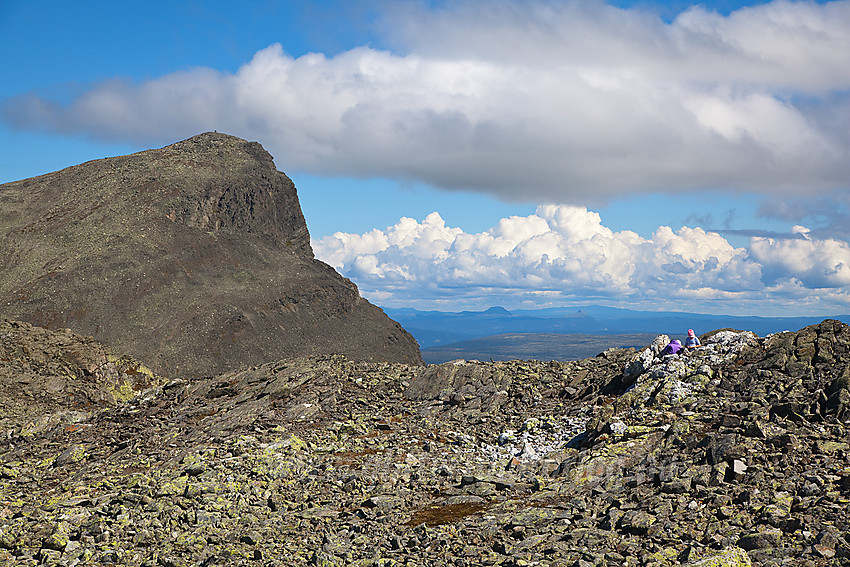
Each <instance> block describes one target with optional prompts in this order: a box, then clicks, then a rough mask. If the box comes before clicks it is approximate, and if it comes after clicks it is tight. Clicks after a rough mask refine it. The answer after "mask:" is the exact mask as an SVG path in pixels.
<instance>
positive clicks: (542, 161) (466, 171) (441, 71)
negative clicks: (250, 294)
mask: <svg viewBox="0 0 850 567" xmlns="http://www.w3.org/2000/svg"><path fill="white" fill-rule="evenodd" d="M393 6H394V8H392V9H390V11H389V12H388V13H387V14H386V16H385V25H384V28H383V29H384V30H385V33H386V41H387V44H389V45H392V46H394V49H393V50H392V51H389V50H376V49H372V48H369V47H356V48H353V49H350V50H348V51H345V52H342V53H340V54H338V55H336V56H334V57H326V56H324V55H322V54H317V53H312V54H307V55H304V56H301V57H298V58H294V57H292V56H290V55H288V54H287V53H286V52H285V49H284V47H282V46H281V45H279V44H275V45H271V46H269V47H268V48H266V49H263V50H261V51H259V52H258V53H256V55H255V56H254V57H253V59H252V60H251V61H249V62H246V63H245V64H244V65H243V66H242V67H241V68H240V69H239V70H238V71H237V72H236V73H227V72H220V71H217V70H214V69H193V70H182V71H179V72H175V73H173V74H169V75H165V76H162V77H158V78H155V79H152V80H148V81H144V82H141V83H138V84H136V83H130V82H126V81H122V80H112V81H108V82H105V83H102V84H98V85H94V86H93V87H92V88H91V89H90V90H89V91H87V92H85V93H83V94H82V95H80V96H79V97H77V98H76V99H74V100H71V101H70V102H69V103H67V104H61V103H58V102H56V101H51V100H47V99H44V98H40V97H38V96H35V95H32V94H21V95H19V96H17V97H13V98H11V99H7V100H5V101H3V102H2V107H0V111H2V116H3V119H4V120H5V121H6V122H7V123H8V124H10V125H12V126H14V127H17V128H21V129H44V130H49V131H58V132H62V133H67V134H74V135H76V134H85V135H89V136H93V137H97V138H101V139H108V140H112V141H133V142H137V143H144V144H149V143H158V142H162V143H168V142H171V141H174V140H177V139H180V138H184V137H188V136H190V135H193V134H195V133H198V132H200V131H204V130H213V129H217V130H219V131H225V132H229V133H232V134H236V135H239V136H242V137H246V138H249V139H253V140H259V141H261V142H262V143H263V144H264V145H265V146H266V147H267V149H269V151H270V152H271V153H272V154H273V155H274V156H275V157H276V159H277V163H278V165H279V167H281V168H282V169H284V170H289V171H297V172H305V173H312V174H320V175H342V176H362V177H373V176H374V177H382V178H396V179H407V180H414V181H421V182H424V183H427V184H430V185H433V186H436V187H442V188H447V189H473V190H478V191H485V192H490V193H492V194H494V195H497V196H500V197H502V198H507V199H524V200H527V201H536V202H560V203H590V202H594V200H599V199H604V198H606V197H611V196H616V195H623V194H628V193H634V192H641V191H653V192H655V191H659V190H660V191H665V190H666V191H673V190H682V189H689V188H731V189H742V190H755V191H764V192H766V193H770V194H781V193H785V194H791V193H794V192H812V191H826V190H831V189H841V188H846V187H847V179H848V178H850V131H848V129H847V127H846V125H847V124H849V123H850V103H848V97H847V92H848V89H850V66H848V65H847V61H848V57H850V1H848V0H840V1H836V2H829V3H826V4H815V3H810V2H789V1H785V0H775V1H774V2H771V3H768V4H763V5H758V6H753V7H748V8H743V9H740V10H738V11H735V12H733V13H731V14H730V15H728V16H723V15H719V14H717V13H713V12H709V11H706V10H704V9H702V8H699V7H695V8H692V9H690V10H688V11H686V12H684V13H682V14H681V15H679V17H677V18H676V19H675V20H674V21H672V22H670V23H665V22H664V21H662V20H661V19H660V18H658V17H656V16H653V15H652V14H650V13H648V12H644V11H640V10H624V9H619V8H615V7H612V6H608V5H606V4H604V3H602V2H598V1H591V2H585V1H578V0H575V1H571V0H564V1H562V2H550V1H543V0H539V1H529V2H520V1H518V0H486V1H485V0H467V1H463V2H457V3H447V4H446V5H445V6H443V7H440V8H428V7H426V6H425V4H421V3H403V4H393ZM526 229H527V230H531V229H530V228H526ZM506 230H508V228H506ZM609 238H610V236H609ZM553 261H554V260H553ZM565 261H566V260H565Z"/></svg>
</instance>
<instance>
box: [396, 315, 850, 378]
mask: <svg viewBox="0 0 850 567" xmlns="http://www.w3.org/2000/svg"><path fill="white" fill-rule="evenodd" d="M384 311H385V312H386V313H387V315H389V316H390V318H392V319H393V320H395V321H398V322H399V323H400V324H401V325H402V326H403V327H404V328H405V329H406V330H407V331H408V332H410V333H411V334H412V335H413V336H414V337H415V338H416V340H417V341H418V342H419V346H420V348H421V351H422V358H423V360H424V361H425V362H426V363H428V364H439V363H441V362H447V361H449V360H455V359H467V360H484V361H486V360H490V359H492V360H515V359H519V360H561V361H564V360H578V359H581V358H586V357H590V356H595V355H596V354H598V353H600V352H602V351H604V350H605V349H607V348H614V347H619V348H628V347H641V346H643V345H646V344H648V343H650V342H651V341H652V339H653V338H654V337H656V336H657V335H659V334H661V333H664V334H667V335H670V336H671V337H672V338H676V337H678V338H680V339H681V338H684V336H685V334H686V333H687V330H688V329H694V330H695V331H696V333H697V335H699V334H701V333H704V332H707V331H710V330H713V329H723V328H732V329H739V330H745V331H752V332H754V333H756V334H758V335H761V336H765V335H769V334H771V333H778V332H780V331H787V330H794V329H799V328H801V327H805V326H807V325H812V324H815V323H818V322H820V321H821V320H822V319H823V318H824V317H752V316H731V315H706V314H704V313H686V312H676V311H673V312H655V311H633V310H630V309H617V308H613V307H600V306H586V307H581V308H567V307H563V308H550V309H518V310H513V311H509V310H507V309H504V308H502V307H491V308H490V309H487V310H486V311H460V312H444V311H419V310H416V309H409V308H405V309H392V308H385V309H384ZM830 318H832V319H836V320H839V321H843V322H845V323H847V322H850V315H830Z"/></svg>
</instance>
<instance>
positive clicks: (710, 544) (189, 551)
mask: <svg viewBox="0 0 850 567" xmlns="http://www.w3.org/2000/svg"><path fill="white" fill-rule="evenodd" d="M717 336H719V338H718V339H717V340H714V341H711V342H710V340H711V339H712V337H709V338H708V340H706V341H704V342H706V345H705V346H704V347H702V348H700V349H696V350H695V351H692V352H688V353H686V354H683V355H681V356H677V357H671V358H664V359H662V358H658V357H653V358H651V359H650V358H649V357H647V358H646V366H645V367H644V368H643V370H642V371H641V373H640V374H639V375H638V376H637V377H636V379H635V381H634V383H632V384H625V383H624V382H623V380H622V377H623V370H624V369H625V368H626V367H627V366H628V365H629V363H630V361H631V360H632V359H633V357H634V356H635V353H634V352H633V351H632V352H629V351H618V350H615V351H606V352H605V353H603V354H602V355H600V356H597V357H594V358H590V359H585V360H581V361H574V362H563V363H561V362H546V363H543V362H536V361H506V362H492V363H480V362H462V363H457V364H446V365H438V366H433V367H427V368H423V367H420V366H407V365H402V364H375V363H362V362H352V361H350V360H347V359H346V358H344V357H341V356H327V357H316V358H300V359H285V360H280V361H277V362H274V363H269V364H266V365H262V366H257V367H252V368H249V369H245V370H242V371H236V372H228V373H225V374H220V375H218V376H214V377H209V378H203V379H194V380H188V379H187V380H179V381H168V382H164V383H159V384H157V385H156V386H154V387H152V388H148V389H145V390H142V391H140V392H138V394H137V395H135V397H133V398H131V399H129V400H127V401H125V402H117V403H115V404H114V405H112V404H110V405H105V406H103V407H102V408H100V409H96V410H89V411H85V412H82V411H80V412H79V413H76V414H73V413H70V412H71V411H72V410H69V409H67V408H65V409H63V407H62V406H49V407H45V408H43V411H45V412H48V413H47V414H46V416H47V417H44V415H43V414H38V412H36V414H29V416H28V419H29V421H30V422H31V423H38V424H39V425H38V426H29V427H25V426H23V425H21V424H20V423H18V422H15V421H14V420H12V418H11V417H10V418H7V419H8V420H9V421H7V422H5V423H6V424H11V427H9V428H8V430H7V433H6V434H5V435H0V458H1V459H0V494H2V495H3V500H2V502H0V563H2V564H4V565H15V566H18V565H20V566H23V565H37V564H57V565H69V566H70V565H115V564H122V565H137V566H141V565H145V566H151V567H154V566H162V565H185V566H187V567H189V566H199V565H213V564H232V565H248V564H257V565H287V566H289V565H295V566H298V565H302V566H307V565H393V564H400V565H414V566H415V565H423V566H424V565H451V564H454V565H478V564H483V565H523V564H525V565H540V566H545V567H554V566H560V565H593V566H602V565H635V566H644V565H646V566H649V565H654V566H659V567H662V566H663V567H666V566H673V565H692V566H701V567H707V566H718V567H720V566H732V565H751V564H756V565H762V564H763V565H790V566H801V567H802V566H807V567H808V566H810V565H816V566H819V565H830V564H833V565H841V564H844V563H846V562H847V561H848V560H850V541H848V539H847V537H846V534H847V533H850V520H848V516H847V513H846V509H847V505H848V503H850V473H848V471H847V466H848V465H847V454H848V451H850V449H848V447H850V444H848V442H847V439H848V434H850V430H848V424H847V423H846V422H845V421H843V420H842V418H841V417H840V415H841V414H840V413H838V412H836V411H834V410H833V409H831V408H832V406H831V405H830V403H829V400H830V399H831V396H833V395H835V394H836V392H838V393H839V395H840V392H845V391H847V389H846V388H844V386H843V385H842V384H843V382H842V380H844V377H845V375H846V373H847V368H848V363H850V360H849V359H848V356H850V351H848V347H850V340H848V339H850V333H848V332H847V330H846V328H845V327H844V326H841V325H837V324H835V323H834V322H829V321H826V322H824V323H822V324H820V325H815V326H812V327H809V328H806V329H802V330H800V331H799V332H797V333H783V334H777V335H773V336H771V337H765V338H763V339H762V338H753V337H752V336H750V335H749V334H746V333H743V334H742V333H738V332H724V333H723V334H721V333H717V334H715V335H713V337H717ZM806 345H811V346H812V349H813V350H812V352H811V357H806V356H802V357H800V356H798V354H799V353H804V352H807V350H806V349H808V348H809V347H808V346H806ZM827 345H828V346H827ZM801 348H802V350H800V349H801ZM647 351H649V352H651V351H650V350H649V349H645V350H644V351H641V352H647ZM822 352H827V353H830V355H831V356H832V361H831V362H825V361H824V360H826V358H825V357H824V356H821V357H820V358H818V354H819V353H822ZM781 355H785V356H786V357H787V359H783V356H781ZM16 356H23V355H22V354H18V355H15V356H13V357H11V358H10V360H9V361H8V362H9V363H10V365H11V366H10V367H15V368H19V367H20V368H23V366H20V365H19V361H18V359H17V358H15V357H16ZM783 360H784V362H783ZM641 364H642V365H643V363H641ZM782 364H784V368H783V366H782ZM15 365H18V366H15ZM677 388H681V391H679V390H677ZM830 392H831V393H830ZM5 403H8V402H5ZM55 410H60V411H59V412H57V411H55ZM39 411H41V410H39ZM63 411H64V412H66V413H65V414H62V415H64V417H61V418H59V417H56V416H57V414H58V413H61V412H63ZM62 455H64V457H62V458H60V456H62ZM830 562H832V563H830Z"/></svg>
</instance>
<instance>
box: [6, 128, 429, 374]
mask: <svg viewBox="0 0 850 567" xmlns="http://www.w3.org/2000/svg"><path fill="white" fill-rule="evenodd" d="M0 316H4V317H11V318H16V319H21V320H24V321H28V322H30V323H33V324H36V325H40V326H44V327H48V328H64V327H69V328H72V329H74V330H75V331H78V332H82V333H84V334H89V335H92V336H94V337H95V338H96V339H98V340H100V341H102V342H104V343H106V344H107V345H110V346H112V347H115V348H118V349H119V350H121V351H122V352H127V353H129V354H131V355H134V356H137V357H139V358H143V359H144V360H145V362H146V363H148V364H149V365H150V366H151V367H152V368H153V369H154V370H156V371H157V372H159V373H163V374H168V375H176V374H181V375H197V374H215V373H218V372H222V371H226V370H232V369H235V368H239V367H242V366H246V365H254V364H260V363H263V362H267V361H269V360H275V359H278V358H282V357H291V356H305V355H306V356H310V355H319V354H331V353H340V354H345V355H346V356H348V357H350V358H352V359H355V360H366V361H388V362H404V363H414V364H418V363H420V362H421V358H420V355H419V349H418V345H417V344H416V341H415V340H414V339H413V337H412V336H411V335H410V334H408V333H407V332H406V331H405V330H404V329H402V328H401V326H400V325H398V324H397V323H395V322H394V321H392V320H390V319H389V318H388V317H387V316H386V315H385V314H384V313H383V312H382V311H381V310H380V309H379V308H377V307H375V306H373V305H371V304H370V303H368V302H367V301H365V300H364V299H362V298H361V297H360V295H359V292H358V290H357V287H356V286H355V285H354V284H353V283H352V282H350V281H349V280H347V279H345V278H342V277H341V276H339V274H337V273H336V272H335V271H334V270H333V269H332V268H331V267H329V266H328V265H326V264H324V263H322V262H319V261H317V260H315V259H314V258H313V252H312V249H311V248H310V238H309V234H308V232H307V226H306V223H305V222H304V217H303V215H302V213H301V208H300V205H299V203H298V196H297V193H296V190H295V186H294V185H293V183H292V181H291V180H290V179H289V178H288V177H287V176H286V175H284V174H283V173H281V172H279V171H277V169H276V168H275V165H274V162H273V160H272V157H271V156H270V155H269V154H268V153H267V152H266V151H265V150H264V149H263V148H262V146H260V144H258V143H255V142H246V141H245V140H241V139H239V138H235V137H232V136H227V135H225V134H217V133H206V134H201V135H198V136H195V137H193V138H190V139H188V140H184V141H182V142H178V143H176V144H172V145H170V146H167V147H165V148H162V149H155V150H148V151H145V152H141V153H138V154H132V155H129V156H121V157H115V158H108V159H102V160H97V161H92V162H88V163H84V164H82V165H78V166H74V167H70V168H67V169H64V170H62V171H58V172H55V173H50V174H47V175H43V176H40V177H35V178H31V179H25V180H22V181H17V182H14V183H7V184H4V185H0Z"/></svg>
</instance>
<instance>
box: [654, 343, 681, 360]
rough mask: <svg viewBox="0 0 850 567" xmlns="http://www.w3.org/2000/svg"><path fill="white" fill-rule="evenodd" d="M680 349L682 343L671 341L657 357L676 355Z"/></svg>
mask: <svg viewBox="0 0 850 567" xmlns="http://www.w3.org/2000/svg"><path fill="white" fill-rule="evenodd" d="M681 349H682V343H680V342H679V341H678V340H677V339H673V340H672V341H670V342H669V343H667V346H666V347H664V350H662V351H661V352H660V353H659V354H658V356H661V357H664V356H667V355H668V354H676V353H678V352H679V351H680V350H681Z"/></svg>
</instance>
